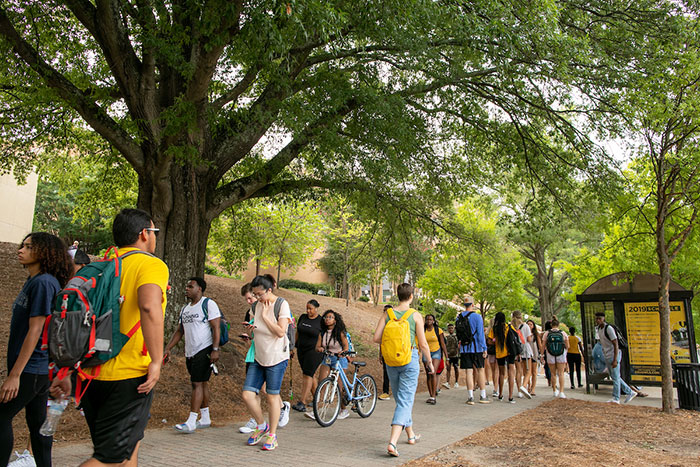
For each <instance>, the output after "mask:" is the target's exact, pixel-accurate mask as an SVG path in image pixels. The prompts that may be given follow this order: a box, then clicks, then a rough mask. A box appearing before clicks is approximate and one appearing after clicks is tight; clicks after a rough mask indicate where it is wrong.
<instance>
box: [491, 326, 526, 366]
mask: <svg viewBox="0 0 700 467" xmlns="http://www.w3.org/2000/svg"><path fill="white" fill-rule="evenodd" d="M508 328H511V329H513V326H511V325H510V324H507V325H506V330H505V333H504V335H503V345H502V346H499V345H498V341H497V340H496V334H494V332H493V328H491V331H490V332H489V336H488V337H489V339H493V340H494V342H495V343H494V346H495V347H496V358H503V357H507V356H508V349H506V337H507V336H508ZM513 332H516V331H515V329H513ZM518 339H519V338H518Z"/></svg>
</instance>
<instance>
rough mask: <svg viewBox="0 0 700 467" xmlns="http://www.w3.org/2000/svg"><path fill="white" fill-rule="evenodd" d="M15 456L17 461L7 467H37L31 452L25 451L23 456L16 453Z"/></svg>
mask: <svg viewBox="0 0 700 467" xmlns="http://www.w3.org/2000/svg"><path fill="white" fill-rule="evenodd" d="M15 455H16V456H17V459H15V460H13V461H12V462H10V463H9V464H7V467H36V461H34V457H32V453H30V452H29V450H27V449H25V450H24V452H23V453H22V454H20V453H18V452H17V451H15Z"/></svg>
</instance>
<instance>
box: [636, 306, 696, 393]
mask: <svg viewBox="0 0 700 467" xmlns="http://www.w3.org/2000/svg"><path fill="white" fill-rule="evenodd" d="M670 305H671V359H672V360H673V361H674V362H675V363H690V350H689V336H688V323H687V322H686V317H685V307H684V306H683V302H671V303H670ZM625 318H626V319H627V342H628V345H629V361H630V376H631V378H632V381H639V382H641V381H661V361H660V358H659V348H660V345H661V343H660V338H659V304H658V302H650V303H625Z"/></svg>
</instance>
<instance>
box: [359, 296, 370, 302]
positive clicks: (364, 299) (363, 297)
mask: <svg viewBox="0 0 700 467" xmlns="http://www.w3.org/2000/svg"><path fill="white" fill-rule="evenodd" d="M357 301H358V302H364V303H367V302H369V297H368V296H367V295H360V296H359V297H358V298H357Z"/></svg>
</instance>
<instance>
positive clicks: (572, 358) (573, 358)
mask: <svg viewBox="0 0 700 467" xmlns="http://www.w3.org/2000/svg"><path fill="white" fill-rule="evenodd" d="M566 361H567V362H568V363H569V379H571V385H572V386H573V385H574V366H575V367H576V379H577V380H578V385H579V386H581V354H577V353H568V354H566Z"/></svg>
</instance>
